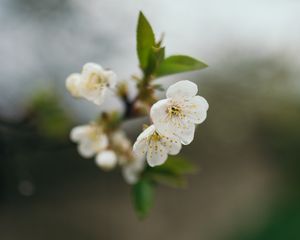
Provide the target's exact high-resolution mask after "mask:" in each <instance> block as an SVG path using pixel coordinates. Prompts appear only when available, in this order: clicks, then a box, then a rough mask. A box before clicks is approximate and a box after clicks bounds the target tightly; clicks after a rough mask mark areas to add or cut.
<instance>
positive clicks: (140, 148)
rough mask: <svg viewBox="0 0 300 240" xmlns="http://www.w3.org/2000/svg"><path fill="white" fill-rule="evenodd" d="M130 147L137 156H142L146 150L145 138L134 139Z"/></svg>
mask: <svg viewBox="0 0 300 240" xmlns="http://www.w3.org/2000/svg"><path fill="white" fill-rule="evenodd" d="M132 149H133V150H132V151H133V152H134V154H135V155H136V156H137V157H138V158H142V157H144V156H145V154H146V152H147V150H148V144H147V139H140V140H136V142H135V143H134V144H133V147H132Z"/></svg>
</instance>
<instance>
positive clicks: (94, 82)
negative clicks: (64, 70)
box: [66, 63, 116, 105]
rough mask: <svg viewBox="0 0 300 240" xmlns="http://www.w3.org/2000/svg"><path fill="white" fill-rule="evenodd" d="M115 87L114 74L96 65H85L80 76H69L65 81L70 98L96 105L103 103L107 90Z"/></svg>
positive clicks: (75, 74)
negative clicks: (77, 98) (85, 100)
mask: <svg viewBox="0 0 300 240" xmlns="http://www.w3.org/2000/svg"><path fill="white" fill-rule="evenodd" d="M115 85H116V74H115V73H114V72H113V71H110V70H105V69H103V68H102V67H101V66H100V65H98V64H96V63H86V64H85V65H84V66H83V68H82V73H81V74H78V73H74V74H71V75H70V76H69V77H68V78H67V80H66V87H67V89H68V91H69V92H70V93H71V95H72V96H74V97H82V98H85V99H87V100H89V101H91V102H93V103H95V104H97V105H100V104H101V103H102V102H103V101H104V97H105V95H106V92H107V90H108V89H110V88H114V87H115Z"/></svg>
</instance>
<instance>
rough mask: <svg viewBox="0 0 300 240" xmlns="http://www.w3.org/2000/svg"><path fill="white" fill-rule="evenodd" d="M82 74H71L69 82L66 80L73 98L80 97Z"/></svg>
mask: <svg viewBox="0 0 300 240" xmlns="http://www.w3.org/2000/svg"><path fill="white" fill-rule="evenodd" d="M80 78H81V76H80V74H79V73H73V74H71V75H70V76H69V77H68V78H67V80H66V88H67V89H68V91H69V92H70V93H71V95H72V96H73V97H80V92H79V86H78V85H79V82H80Z"/></svg>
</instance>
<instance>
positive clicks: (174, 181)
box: [149, 171, 187, 188]
mask: <svg viewBox="0 0 300 240" xmlns="http://www.w3.org/2000/svg"><path fill="white" fill-rule="evenodd" d="M149 176H150V177H151V179H152V180H153V181H155V182H158V183H161V184H164V185H167V186H169V187H177V188H183V187H186V185H187V182H186V179H185V178H184V177H183V176H182V175H179V174H176V173H174V172H170V171H154V172H152V173H151V175H149Z"/></svg>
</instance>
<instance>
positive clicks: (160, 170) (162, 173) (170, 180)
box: [144, 156, 197, 187]
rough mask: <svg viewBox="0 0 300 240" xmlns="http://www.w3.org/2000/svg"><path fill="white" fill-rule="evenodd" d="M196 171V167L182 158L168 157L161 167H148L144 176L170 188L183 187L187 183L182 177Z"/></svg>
mask: <svg viewBox="0 0 300 240" xmlns="http://www.w3.org/2000/svg"><path fill="white" fill-rule="evenodd" d="M196 171H197V168H196V166H195V165H194V164H192V163H191V162H189V161H187V160H185V159H184V158H182V157H178V156H169V158H168V160H167V161H166V163H164V164H163V165H160V166H157V167H148V168H147V169H146V171H145V173H144V176H145V177H147V178H148V179H151V180H153V181H154V182H159V183H162V184H165V185H168V186H171V187H185V186H186V184H187V182H186V179H185V178H184V175H185V174H189V173H194V172H196Z"/></svg>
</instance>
